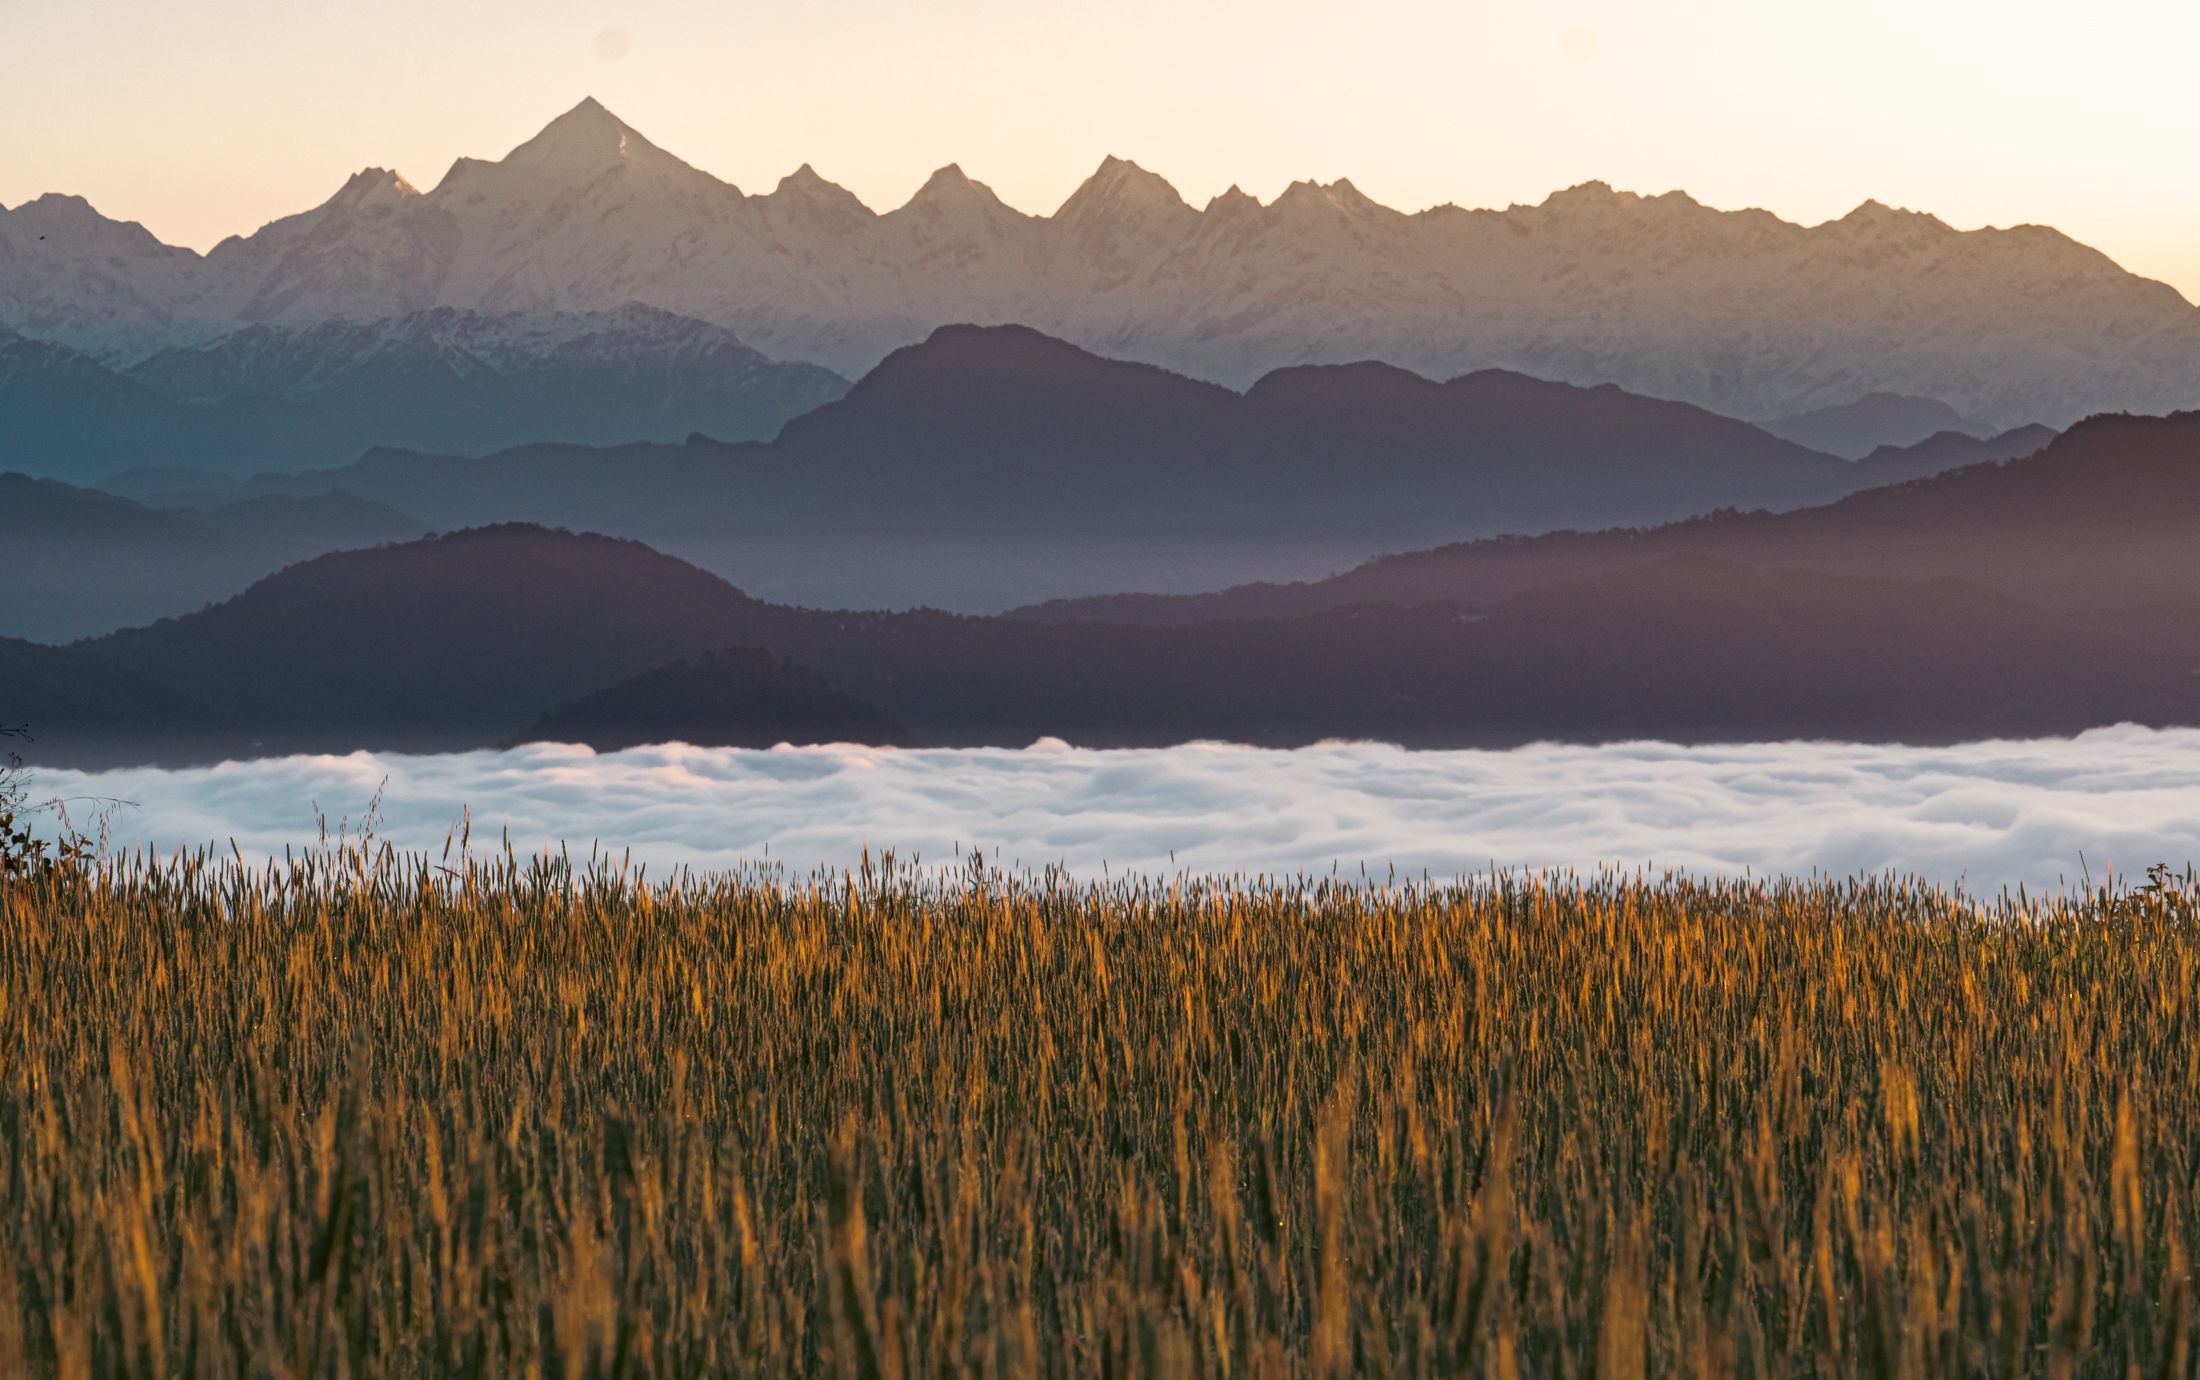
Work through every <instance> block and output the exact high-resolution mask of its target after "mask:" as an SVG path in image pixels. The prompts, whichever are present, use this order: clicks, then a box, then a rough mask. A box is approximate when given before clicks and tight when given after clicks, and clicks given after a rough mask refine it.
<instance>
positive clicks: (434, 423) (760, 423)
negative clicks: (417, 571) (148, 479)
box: [0, 306, 847, 482]
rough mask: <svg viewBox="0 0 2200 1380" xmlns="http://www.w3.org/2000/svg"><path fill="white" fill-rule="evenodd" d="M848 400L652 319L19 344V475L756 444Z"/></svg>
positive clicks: (726, 345) (14, 445)
mask: <svg viewBox="0 0 2200 1380" xmlns="http://www.w3.org/2000/svg"><path fill="white" fill-rule="evenodd" d="M846 388H847V382H846V380H844V379H842V378H841V377H840V376H839V375H837V374H834V373H832V372H830V371H829V370H825V369H820V368H817V367H815V366H813V365H807V364H780V363H774V362H773V361H771V360H768V359H766V358H765V357H764V356H763V355H761V354H758V353H757V352H756V351H754V350H751V349H749V348H748V347H747V346H745V345H743V344H741V343H740V341H739V340H737V339H735V338H734V336H733V335H732V334H730V333H729V332H727V331H725V330H723V329H721V328H720V327H717V326H710V325H706V324H704V323H703V322H700V321H695V320H691V319H688V318H685V317H679V316H674V315H672V314H671V313H668V312H662V311H657V310H655V309H652V308H647V307H638V306H627V307H623V308H620V309H618V310H616V311H606V312H586V313H556V314H544V315H533V316H522V315H513V314H504V315H485V314H482V313H478V312H461V311H454V310H451V309H448V308H445V309H438V310H433V311H421V312H414V313H412V314H410V315H408V316H403V317H398V318H394V319H390V320H381V321H366V322H355V321H331V322H324V323H321V324H319V325H315V326H310V327H300V328H295V329H293V328H286V327H278V326H268V325H260V326H252V327H248V328H246V329H244V330H240V331H236V332H234V333H232V334H229V335H225V336H222V337H220V338H218V339H215V340H211V341H206V342H202V343H199V344H194V345H189V346H175V347H171V348H169V349H165V350H162V351H160V352H159V353H157V354H155V355H153V356H152V357H150V358H148V359H145V360H143V361H141V362H139V363H138V364H136V365H134V366H132V367H130V368H129V369H128V370H126V371H123V372H121V373H117V372H116V371H114V370H112V369H109V368H107V367H106V366H105V365H102V364H100V363H98V362H97V361H95V360H93V359H91V358H89V357H87V356H85V355H81V354H78V353H76V352H74V351H72V350H68V349H66V348H64V347H62V346H58V345H53V344H50V343H46V342H42V341H34V340H30V339H27V338H25V337H22V336H19V335H10V334H7V333H5V332H0V467H6V468H12V469H17V470H21V471H24V472H27V473H32V474H41V475H49V476H53V477H58V478H63V479H70V480H74V481H77V482H85V481H90V480H100V479H104V478H106V477H108V476H110V475H113V474H116V473H117V472H121V471H135V470H143V469H189V470H205V471H212V472H215V473H227V474H233V475H245V474H252V473H257V472H259V471H263V470H296V469H310V468H313V467H315V466H321V465H330V464H340V463H343V462H345V461H349V460H352V459H355V458H356V457H357V456H358V455H359V453H360V452H361V451H363V450H366V449H368V448H370V447H372V446H377V445H395V446H411V447H422V448H430V449H436V450H443V451H450V452H455V453H460V454H482V453H485V452H488V451H493V450H499V449H503V448H505V447H508V446H513V445H519V444H524V443H526V442H530V441H572V442H581V443H589V444H600V443H612V442H623V441H636V440H675V439H678V438H680V437H684V436H686V435H688V434H690V433H692V432H697V431H701V432H705V433H707V434H710V435H713V436H720V437H725V438H728V439H734V440H740V439H746V438H750V437H763V436H771V435H773V434H775V433H776V432H777V431H778V430H779V428H780V426H781V425H782V424H783V423H785V422H786V420H787V419H788V418H790V417H793V416H796V415H798V414H800V413H802V412H806V411H808V410H810V409H811V408H813V407H815V406H817V405H818V404H820V403H823V402H827V401H830V400H831V399H833V398H836V397H838V396H840V394H841V393H842V392H843V391H844V390H845V389H846Z"/></svg>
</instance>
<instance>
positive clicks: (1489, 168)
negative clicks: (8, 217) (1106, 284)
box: [0, 0, 2200, 298]
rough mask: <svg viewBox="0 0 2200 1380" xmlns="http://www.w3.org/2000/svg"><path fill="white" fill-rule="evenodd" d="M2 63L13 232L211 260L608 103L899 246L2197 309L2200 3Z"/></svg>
mask: <svg viewBox="0 0 2200 1380" xmlns="http://www.w3.org/2000/svg"><path fill="white" fill-rule="evenodd" d="M0 31H4V32H5V33H6V35H7V41H6V43H5V44H4V45H0V203H5V204H7V205H11V206H12V205H16V204H18V203H20V202H22V201H25V200H28V199H29V198H30V197H32V196H35V195H37V194H38V193H40V192H45V191H70V192H77V193H80V194H82V195H84V196H87V197H89V198H90V199H91V200H92V202H93V203H94V204H95V205H97V206H98V207H99V208H100V209H101V210H103V211H105V212H107V213H108V214H110V215H115V216H120V217H124V218H127V219H134V220H139V221H142V222H144V223H145V224H146V225H147V226H148V227H149V228H150V229H152V230H153V231H154V233H156V234H158V235H160V236H161V237H162V238H163V239H166V240H169V241H171V242H174V243H181V244H188V245H191V246H194V247H197V248H204V247H206V246H208V245H210V244H212V243H213V242H214V241H216V240H218V239H220V238H221V237H222V236H224V235H227V234H231V233H236V232H241V231H250V230H252V229H254V228H256V227H258V226H259V225H261V224H262V223H264V222H266V221H268V220H270V219H272V218H274V217H276V216H279V215H285V214H289V213H291V212H294V211H299V210H303V209H305V208H307V207H309V206H311V205H314V204H316V203H318V202H320V201H322V200H324V199H326V198H327V197H328V196H329V195H330V194H331V193H332V192H334V191H335V189H336V188H337V186H338V185H340V184H341V183H342V181H343V179H344V177H345V176H346V175H348V174H349V173H351V172H353V171H356V170H357V169H359V168H361V167H365V166H369V165H379V166H387V167H394V168H396V169H397V170H398V171H400V172H401V173H403V174H404V175H405V176H406V177H407V178H408V179H410V180H411V181H413V182H414V183H416V184H418V185H420V186H422V187H427V186H432V185H433V184H434V182H435V181H436V180H437V179H438V178H440V177H441V176H442V174H443V171H444V169H445V168H447V167H448V166H449V165H450V162H451V160H452V159H453V158H455V157H457V156H459V155H461V154H471V155H476V156H484V157H494V156H498V155H501V154H502V153H503V152H504V151H505V150H506V149H508V148H510V147H511V146H512V145H513V144H516V143H518V142H519V141H520V140H522V139H524V138H526V137H527V136H528V135H530V134H532V133H533V132H534V131H535V130H536V129H537V128H539V127H540V126H541V125H543V124H544V123H546V122H547V121H548V120H549V119H550V118H551V117H553V116H555V115H556V114H558V113H559V112H560V111H563V110H564V109H566V108H567V107H569V106H571V105H572V104H573V103H574V102H576V101H577V100H579V99H580V98H581V97H582V96H584V95H590V94H593V95H595V96H597V97H598V98H599V99H601V100H602V101H603V102H604V103H605V104H607V105H609V106H610V107H611V108H612V109H613V110H615V111H617V112H618V113H619V114H620V115H621V116H623V117H624V118H625V119H626V120H627V121H628V122H630V123H631V124H633V125H634V126H636V127H637V128H639V129H640V130H641V131H642V132H643V133H645V134H647V135H648V136H649V137H650V138H651V139H653V140H655V141H656V142H657V143H659V144H661V145H663V146H664V147H666V148H668V149H670V150H671V151H672V152H674V153H676V154H679V155H680V156H681V157H683V158H686V159H687V160H688V161H689V162H691V163H694V164H696V165H697V166H699V167H702V168H704V169H707V170H709V171H710V172H713V173H716V174H717V175H719V176H721V177H724V178H726V179H727V180H729V181H731V182H734V183H736V184H738V185H739V186H741V187H743V188H745V189H748V190H752V191H764V190H768V189H769V188H770V187H771V186H772V184H773V183H775V182H777V181H778V179H779V177H780V176H781V175H782V174H784V173H786V172H788V171H789V170H791V169H792V168H794V167H795V166H796V165H797V164H800V163H803V162H810V163H813V164H815V165H816V166H817V168H818V170H819V171H820V172H822V173H823V174H824V175H825V176H827V177H830V178H832V179H834V180H835V181H838V182H841V183H843V184H845V185H846V186H848V187H850V188H852V189H853V190H854V191H855V192H856V193H857V194H858V195H859V196H861V197H863V199H864V200H866V201H867V202H869V203H871V204H872V205H873V206H876V207H878V208H880V209H886V208H888V207H891V206H893V205H896V204H898V203H899V202H900V201H902V200H903V199H905V198H906V197H907V196H908V195H909V193H910V192H911V191H913V190H914V189H915V188H916V187H917V185H918V184H919V183H920V182H922V181H923V179H924V177H925V175H926V174H927V173H928V172H930V171H931V170H932V169H933V168H935V167H938V166H939V165H941V164H943V163H948V162H959V163H960V164H961V165H962V166H963V167H964V168H965V169H966V170H967V171H968V172H969V173H970V174H971V175H972V176H974V177H977V178H979V179H980V180H982V181H985V182H987V183H989V184H991V185H992V186H993V187H994V189H995V190H997V191H998V192H1000V193H1001V195H1002V196H1003V197H1004V198H1005V199H1006V200H1008V201H1009V202H1010V203H1011V204H1012V205H1016V206H1019V207H1021V208H1023V209H1025V210H1030V211H1049V210H1052V209H1053V208H1054V207H1055V206H1056V205H1057V204H1059V202H1060V201H1061V200H1062V198H1063V197H1065V196H1066V195H1068V193H1069V192H1070V190H1071V189H1072V188H1073V187H1074V186H1075V185H1076V184H1077V183H1078V182H1079V181H1080V180H1082V179H1083V178H1084V177H1085V175H1086V174H1088V173H1089V172H1090V171H1091V170H1092V168H1093V166H1094V165H1095V164H1096V163H1098V162H1099V160H1100V158H1101V156H1102V155H1104V154H1108V153H1116V154H1120V155H1122V156H1124V157H1128V158H1133V159H1136V160H1137V161H1138V162H1140V163H1142V164H1144V165H1145V166H1147V167H1149V168H1152V169H1153V170H1155V171H1156V172H1159V173H1161V174H1162V175H1163V176H1165V177H1167V178H1169V179H1170V181H1172V182H1174V183H1175V184H1176V186H1177V188H1178V189H1179V190H1180V191H1182V192H1183V193H1184V195H1185V197H1186V198H1187V199H1188V200H1190V201H1192V202H1193V203H1194V204H1198V203H1200V202H1203V201H1204V200H1205V199H1206V198H1207V197H1209V196H1212V195H1213V194H1214V193H1216V192H1219V191H1221V190H1222V189H1223V188H1224V187H1226V186H1228V185H1230V184H1231V183H1233V182H1234V183H1238V184H1240V185H1242V186H1243V187H1245V189H1246V190H1248V191H1250V192H1253V193H1254V194H1255V195H1257V196H1260V197H1262V198H1264V199H1265V198H1268V197H1272V196H1274V195H1275V194H1276V193H1277V192H1278V191H1280V190H1281V189H1282V188H1283V186H1284V185H1285V184H1286V183H1288V182H1290V181H1292V180H1293V179H1295V178H1301V177H1315V178H1319V179H1321V180H1323V181H1327V180H1330V179H1333V178H1337V177H1350V178H1351V179H1352V180H1353V181H1354V182H1355V183H1357V184H1358V185H1359V186H1360V188H1361V189H1362V190H1364V191H1365V192H1367V193H1368V194H1369V195H1370V196H1373V197H1375V198H1376V199H1378V200H1380V201H1383V202H1386V203H1388V204H1390V205H1393V206H1397V207H1399V208H1401V209H1405V210H1417V209H1419V208H1421V207H1424V206H1428V205H1431V204H1435V203H1438V202H1443V201H1455V202H1458V203H1460V204H1462V205H1470V206H1476V205H1483V206H1487V205H1496V206H1502V205H1505V204H1507V203H1509V202H1513V201H1540V200H1541V199H1542V198H1543V197H1544V195H1545V194H1547V193H1548V192H1550V191H1551V190H1553V189H1554V188H1558V187H1563V186H1568V185H1571V184H1573V183H1576V182H1580V181H1584V180H1587V179H1590V178H1601V179H1603V180H1605V181H1609V182H1611V183H1613V184H1614V185H1616V186H1620V187H1623V188H1628V189H1632V190H1636V191H1643V192H1660V191H1665V190H1668V189H1671V188H1675V187H1679V188H1684V189H1686V190H1687V191H1689V192H1690V193H1692V194H1694V195H1695V196H1696V197H1698V198H1699V199H1701V200H1703V201H1706V202H1709V203H1710V204H1712V205H1715V206H1726V207H1735V206H1764V207H1767V208H1769V209H1771V210H1772V211H1774V212H1777V213H1778V214H1780V215H1783V216H1786V217H1788V218H1789V219H1792V220H1799V221H1803V222H1806V223H1811V222H1816V221H1820V220H1824V219H1827V218H1830V217H1833V216H1838V215H1840V214H1842V213H1844V212H1845V211H1847V210H1848V209H1849V208H1851V207H1852V206H1854V205H1855V204H1856V203H1857V202H1859V201H1862V200H1864V199H1865V198H1867V197H1876V198H1878V199H1880V200H1882V201H1886V202H1890V203H1893V204H1896V205H1903V206H1909V207H1913V208H1916V209H1920V210H1929V211H1932V212H1934V213H1936V214H1938V215H1939V216H1940V217H1941V218H1942V219H1944V220H1947V221H1949V222H1950V223H1952V224H1955V225H1958V226H1963V227H1966V228H1967V227H1970V226H1975V225H1983V224H1999V225H2009V224H2016V223H2020V222H2026V221H2032V222H2039V223H2045V224H2050V225H2054V226H2057V227H2059V228H2061V229H2062V230H2064V231H2066V232H2068V233H2069V234H2071V235H2073V236H2075V237H2076V238H2078V239H2080V240H2083V241H2085V242H2087V243H2089V244H2092V245H2094V246H2096V247H2097V248H2100V249H2102V250H2103V251H2105V252H2107V253H2108V254H2110V255H2111V256H2112V257H2114V258H2115V259H2117V260H2118V261H2119V262H2121V263H2123V264H2124V265H2125V266H2126V267H2128V268H2131V269H2133V270H2134V271H2137V272H2140V273H2144V274H2147V275H2148V276H2151V277H2157V278H2162V279H2165V280H2167V281H2169V282H2171V283H2174V284H2176V285H2177V286H2178V287H2179V288H2180V289H2181V290H2183V291H2184V292H2185V294H2186V295H2187V296H2188V297H2193V298H2200V178H2195V177H2193V176H2192V175H2191V170H2192V169H2193V168H2194V167H2196V166H2200V114H2196V113H2195V110H2194V103H2193V102H2192V101H2191V98H2190V95H2189V91H2190V83H2191V69H2192V66H2193V64H2194V62H2195V60H2196V59H2200V4H2195V3H2192V0H2177V2H2176V3H2170V0H2146V2H2144V3H2138V2H2135V0H2124V2H2123V3H2116V0H2109V2H2108V3H2097V4H2094V5H2092V6H2090V7H2085V8H2082V9H2081V8H2080V7H2076V6H2071V5H2068V4H2066V3H2047V0H1852V2H1851V3H1848V4H1845V5H1842V6H1833V5H1827V4H1820V3H1808V4H1806V3H1799V2H1798V0H1566V2H1565V3H1523V0H1466V2H1465V3H1457V2H1454V3H1442V2H1441V0H1359V2H1358V3H1355V4H1351V5H1339V4H1336V3H1333V0H1332V2H1331V3H1321V4H1316V3H1309V2H1308V0H1270V2H1269V3H1258V4H1256V3H1252V0H1122V2H1121V3H1116V4H1110V5H1097V4H1080V5H1072V4H1066V3H1060V0H777V2H776V3H769V4H766V3H752V2H751V0H376V3H371V4H370V3H363V0H319V2H317V3H313V4H300V3H297V2H296V0H194V3H192V4H190V5H176V4H171V3H167V0H67V2H66V3H49V2H48V0H0Z"/></svg>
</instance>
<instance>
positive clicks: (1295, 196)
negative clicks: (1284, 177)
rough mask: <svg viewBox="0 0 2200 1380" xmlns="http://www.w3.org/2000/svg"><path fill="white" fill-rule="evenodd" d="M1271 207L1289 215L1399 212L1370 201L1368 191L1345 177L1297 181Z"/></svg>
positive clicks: (1359, 215)
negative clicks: (1322, 180)
mask: <svg viewBox="0 0 2200 1380" xmlns="http://www.w3.org/2000/svg"><path fill="white" fill-rule="evenodd" d="M1271 209H1273V210H1277V211H1282V212H1285V213H1288V214H1304V213H1307V212H1310V211H1311V212H1316V213H1320V214H1325V215H1330V216H1338V215H1342V216H1348V217H1361V216H1374V215H1396V214H1397V212H1395V211H1391V210H1390V209H1389V208H1388V207H1385V206H1381V205H1378V204H1377V203H1375V202H1374V201H1371V200H1369V199H1368V197H1367V195H1366V194H1365V193H1363V192H1362V191H1361V190H1360V189H1359V188H1358V187H1355V186H1353V185H1352V180H1351V179H1350V178H1344V177H1340V178H1338V179H1337V180H1336V181H1335V182H1331V183H1328V184H1326V185H1324V184H1323V183H1320V182H1315V181H1312V180H1306V181H1300V182H1294V183H1292V184H1291V185H1290V186H1288V187H1286V188H1284V190H1283V195H1282V196H1279V197H1277V198H1276V204H1275V206H1274V207H1272V208H1271Z"/></svg>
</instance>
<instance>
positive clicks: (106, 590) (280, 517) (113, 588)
mask: <svg viewBox="0 0 2200 1380" xmlns="http://www.w3.org/2000/svg"><path fill="white" fill-rule="evenodd" d="M426 530H427V528H426V527H425V526H423V525H422V524H421V523H420V522H419V521H418V520H416V519H414V518H411V517H408V516H406V515H405V514H403V513H400V512H398V511H396V510H395V509H392V508H389V507H387V506H385V505H383V504H379V503H372V502H369V501H368V500H366V499H362V498H359V497H357V496H355V495H352V494H348V493H345V492H343V491H341V490H333V491H330V492H328V493H323V494H317V495H314V496H311V497H306V498H290V497H259V498H253V499H248V500H244V501H241V502H237V503H231V504H226V505H224V506H222V507H218V508H215V509H212V510H209V511H205V512H181V511H156V510H153V509H150V508H146V507H144V506H142V505H140V504H137V503H133V502H131V501H130V500H128V499H123V498H117V497H115V496H113V495H111V494H103V493H99V492H96V491H94V490H90V489H78V488H73V487H71V486H69V485H67V484H62V483H59V482H56V481H54V480H49V479H31V478H28V477H27V476H24V475H19V474H0V550H4V551H5V552H6V562H5V564H6V572H5V573H6V581H7V589H8V592H7V597H6V599H5V600H4V601H0V635H5V636H11V637H26V638H32V639H36V640H39V641H46V642H58V641H66V640H68V639H70V638H75V637H83V636H86V635H89V634H92V633H99V632H106V631H108V630H110V629H113V628H116V627H120V626H125V625H128V624H132V623H142V622H146V621H149V620H152V619H155V618H162V617H167V616H170V615H174V614H181V613H189V612H191V611H192V610H194V609H197V608H199V607H201V606H203V605H205V604H209V603H212V602H213V601H215V600H217V599H225V598H227V597H229V596H230V595H232V594H235V593H237V592H238V591H239V590H241V589H243V588H244V587H245V586H246V585H249V584H250V583H252V582H253V581H254V580H257V579H259V578H260V577H261V576H263V575H266V574H267V573H268V572H270V571H273V570H279V569H281V568H282V567H284V566H286V565H289V564H291V563H293V562H295V561H300V560H304V559H305V558H307V557H309V556H317V555H320V554H321V553H323V552H326V551H334V550H342V549H346V548H351V547H361V546H374V545H378V544H380V543H383V542H397V541H410V540H412V539H413V538H415V537H418V536H420V535H422V534H423V533H424V532H425V531H426Z"/></svg>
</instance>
